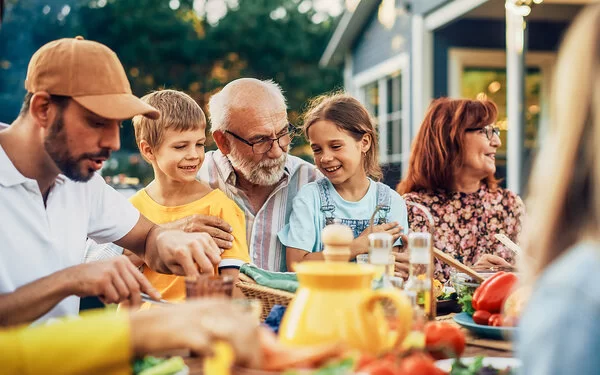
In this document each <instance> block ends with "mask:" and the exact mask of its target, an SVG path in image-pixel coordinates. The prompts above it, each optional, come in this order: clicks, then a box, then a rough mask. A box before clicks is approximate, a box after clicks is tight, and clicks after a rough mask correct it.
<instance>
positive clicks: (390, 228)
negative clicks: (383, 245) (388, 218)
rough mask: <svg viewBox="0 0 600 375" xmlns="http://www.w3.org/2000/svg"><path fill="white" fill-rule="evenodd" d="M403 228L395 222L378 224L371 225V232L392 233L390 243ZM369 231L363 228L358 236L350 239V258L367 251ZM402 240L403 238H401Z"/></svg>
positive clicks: (400, 233) (394, 240)
mask: <svg viewBox="0 0 600 375" xmlns="http://www.w3.org/2000/svg"><path fill="white" fill-rule="evenodd" d="M402 231H403V228H402V227H401V226H400V224H398V223H397V222H395V221H394V222H391V223H385V224H379V225H374V226H373V232H372V233H377V232H386V233H389V234H391V235H392V243H394V242H396V240H397V239H398V238H399V237H400V236H401V235H402ZM370 233H371V231H370V229H369V228H367V229H365V230H364V231H363V232H362V233H361V234H360V235H359V236H358V237H356V238H355V239H354V240H353V241H352V246H351V249H350V250H351V251H352V254H351V256H350V259H355V258H356V256H357V255H359V254H366V253H368V252H369V238H368V236H369V234H370ZM403 241H404V239H403Z"/></svg>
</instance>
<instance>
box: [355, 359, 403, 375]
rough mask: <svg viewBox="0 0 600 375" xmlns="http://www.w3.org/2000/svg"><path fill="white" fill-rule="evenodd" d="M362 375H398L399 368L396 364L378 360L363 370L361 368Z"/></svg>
mask: <svg viewBox="0 0 600 375" xmlns="http://www.w3.org/2000/svg"><path fill="white" fill-rule="evenodd" d="M359 371H360V373H361V374H369V375H398V374H400V373H399V372H398V366H397V365H396V364H395V363H392V362H389V361H385V360H377V361H375V362H371V363H369V364H368V365H366V366H365V367H363V368H359Z"/></svg>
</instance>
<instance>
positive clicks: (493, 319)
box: [488, 314, 502, 327]
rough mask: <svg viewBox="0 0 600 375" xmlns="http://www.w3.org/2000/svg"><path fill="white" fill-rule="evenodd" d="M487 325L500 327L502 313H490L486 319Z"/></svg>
mask: <svg viewBox="0 0 600 375" xmlns="http://www.w3.org/2000/svg"><path fill="white" fill-rule="evenodd" d="M488 325H490V326H492V327H501V326H502V314H492V315H490V318H489V319H488Z"/></svg>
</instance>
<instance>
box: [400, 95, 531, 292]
mask: <svg viewBox="0 0 600 375" xmlns="http://www.w3.org/2000/svg"><path fill="white" fill-rule="evenodd" d="M497 116H498V110H497V108H496V105H495V104H494V103H493V102H491V101H480V100H468V99H449V98H440V99H436V100H434V101H433V102H432V103H431V105H430V106H429V109H428V110H427V113H426V114H425V119H424V120H423V122H422V124H421V127H420V128H419V133H418V134H417V137H416V138H415V140H414V142H413V146H412V151H411V154H410V160H409V165H408V172H407V175H406V178H405V179H404V180H402V181H401V182H400V184H399V185H398V187H397V191H398V193H400V194H402V196H403V198H404V199H405V200H406V202H414V203H420V204H422V205H424V206H425V207H427V208H428V209H429V211H430V212H431V214H432V215H433V218H434V220H435V232H434V238H433V241H434V242H433V245H434V246H435V247H436V248H438V249H440V250H442V251H444V252H445V253H447V254H449V255H451V256H453V257H454V258H456V259H457V260H459V261H460V262H462V263H464V264H466V265H468V266H476V267H493V266H510V265H511V263H513V262H514V256H513V254H512V253H511V251H510V250H508V249H507V248H505V247H504V245H502V244H501V243H500V242H498V240H496V238H495V237H494V235H495V234H496V233H504V234H505V235H507V236H508V237H509V238H510V239H511V240H513V241H515V242H516V240H517V237H518V235H519V232H520V230H521V217H522V215H523V213H524V205H523V202H522V201H521V199H520V198H519V196H517V194H515V193H513V192H512V191H509V190H505V189H502V188H500V187H498V181H497V180H496V178H495V177H494V173H495V172H496V151H497V149H498V147H500V145H501V141H500V130H499V129H498V128H497V127H496V125H495V121H496V118H497ZM408 222H409V226H410V229H411V231H413V232H425V231H429V222H428V221H427V218H426V216H425V214H424V213H423V212H422V211H421V210H420V209H418V208H417V207H414V206H409V207H408ZM450 270H451V268H450V267H449V266H447V265H445V264H442V263H441V262H439V261H436V265H435V275H436V278H438V279H440V280H442V281H445V280H448V278H449V276H450Z"/></svg>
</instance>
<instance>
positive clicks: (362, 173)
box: [278, 94, 408, 270]
mask: <svg viewBox="0 0 600 375" xmlns="http://www.w3.org/2000/svg"><path fill="white" fill-rule="evenodd" d="M303 130H304V134H305V135H306V137H307V139H308V140H309V142H310V146H311V148H312V151H313V154H314V158H315V164H316V166H317V168H318V169H319V171H321V173H323V175H324V177H323V178H321V179H320V180H317V181H316V182H313V183H310V184H307V185H306V186H304V187H303V188H302V189H301V190H300V191H299V192H298V195H296V197H295V198H294V202H293V207H292V213H291V215H290V220H289V222H288V224H287V225H286V226H285V227H284V228H283V229H282V230H281V231H280V232H279V233H278V235H279V240H280V241H281V243H282V244H283V245H284V246H285V247H286V258H287V259H286V264H287V266H288V270H291V269H292V264H293V263H295V262H301V261H303V260H307V259H323V255H322V254H321V252H322V250H323V244H322V241H321V230H322V229H323V227H324V226H325V225H328V224H331V223H332V222H334V221H337V222H341V223H342V224H345V225H348V226H349V227H350V228H351V229H352V230H353V232H354V238H355V239H354V241H353V243H352V247H351V250H352V259H354V258H356V256H357V255H358V254H363V253H368V251H369V249H368V240H367V234H368V233H369V230H368V227H369V221H370V219H371V215H372V214H373V212H374V211H375V209H376V208H377V207H379V208H380V209H379V211H378V214H377V216H376V217H375V224H376V225H375V227H374V229H373V230H374V231H385V232H388V233H390V234H391V235H392V236H393V237H394V240H396V243H395V245H396V246H399V245H400V241H399V238H400V236H401V234H404V233H405V229H404V228H408V223H407V212H406V204H405V203H404V200H403V199H402V197H401V196H400V195H399V194H398V193H396V192H395V191H394V190H392V189H391V188H390V187H389V186H387V185H385V184H383V183H381V182H377V181H378V180H379V179H380V178H381V176H382V173H381V168H380V167H379V160H378V159H379V158H378V154H377V150H378V145H377V134H376V133H375V130H374V127H373V123H372V122H371V118H370V116H369V113H368V112H367V110H366V108H365V107H364V106H363V105H362V104H360V102H359V101H358V100H356V99H354V98H353V97H351V96H348V95H345V94H334V95H332V96H325V97H321V98H318V99H317V100H315V102H314V103H313V104H312V106H311V109H309V111H308V112H307V114H306V115H305V119H304V128H303ZM282 214H283V213H282Z"/></svg>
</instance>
